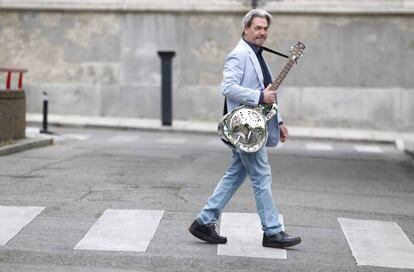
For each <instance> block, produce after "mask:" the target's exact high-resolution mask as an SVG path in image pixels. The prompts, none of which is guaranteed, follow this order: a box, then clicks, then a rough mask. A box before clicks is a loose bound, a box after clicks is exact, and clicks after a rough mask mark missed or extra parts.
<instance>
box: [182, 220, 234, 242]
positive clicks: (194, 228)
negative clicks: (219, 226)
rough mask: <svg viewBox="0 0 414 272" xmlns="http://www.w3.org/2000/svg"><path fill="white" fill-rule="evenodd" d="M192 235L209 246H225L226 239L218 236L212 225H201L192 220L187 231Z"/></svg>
mask: <svg viewBox="0 0 414 272" xmlns="http://www.w3.org/2000/svg"><path fill="white" fill-rule="evenodd" d="M188 230H189V231H190V232H191V234H192V235H194V236H195V237H197V238H198V239H201V240H203V241H205V242H207V243H209V244H225V243H227V238H226V237H223V236H220V235H218V234H217V232H216V226H215V225H214V224H206V225H202V224H200V223H199V222H198V221H197V220H194V222H193V224H191V226H190V228H189V229H188Z"/></svg>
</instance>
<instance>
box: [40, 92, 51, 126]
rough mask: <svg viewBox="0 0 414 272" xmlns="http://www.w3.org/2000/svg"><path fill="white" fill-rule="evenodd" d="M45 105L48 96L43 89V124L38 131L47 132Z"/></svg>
mask: <svg viewBox="0 0 414 272" xmlns="http://www.w3.org/2000/svg"><path fill="white" fill-rule="evenodd" d="M47 106H48V97H47V92H45V91H43V126H42V129H41V130H40V133H49V131H47Z"/></svg>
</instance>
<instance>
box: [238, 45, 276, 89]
mask: <svg viewBox="0 0 414 272" xmlns="http://www.w3.org/2000/svg"><path fill="white" fill-rule="evenodd" d="M239 44H240V45H241V46H242V47H243V48H244V49H245V50H247V52H248V53H249V58H250V60H251V62H252V63H253V66H254V70H255V71H256V74H257V77H258V78H259V82H260V85H261V86H262V88H264V85H263V73H262V68H260V63H259V61H258V59H257V57H256V54H255V53H254V51H253V49H252V48H251V47H250V45H248V44H247V43H246V42H245V41H244V40H243V39H241V40H240V42H239ZM269 71H270V70H269Z"/></svg>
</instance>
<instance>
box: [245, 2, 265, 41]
mask: <svg viewBox="0 0 414 272" xmlns="http://www.w3.org/2000/svg"><path fill="white" fill-rule="evenodd" d="M255 17H260V18H265V19H266V20H267V24H268V25H269V26H270V24H271V23H272V15H270V13H269V12H267V11H265V10H264V9H252V10H251V11H249V12H248V13H247V14H246V15H244V17H243V19H242V23H241V26H242V37H243V35H244V28H245V27H250V26H251V25H252V22H253V19H254V18H255Z"/></svg>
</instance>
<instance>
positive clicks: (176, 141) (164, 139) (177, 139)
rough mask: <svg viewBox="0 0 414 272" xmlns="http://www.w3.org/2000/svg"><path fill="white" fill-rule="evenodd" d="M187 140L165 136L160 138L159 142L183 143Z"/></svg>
mask: <svg viewBox="0 0 414 272" xmlns="http://www.w3.org/2000/svg"><path fill="white" fill-rule="evenodd" d="M186 141H187V139H186V138H171V137H165V138H161V139H160V140H159V143H162V144H183V143H185V142H186Z"/></svg>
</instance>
